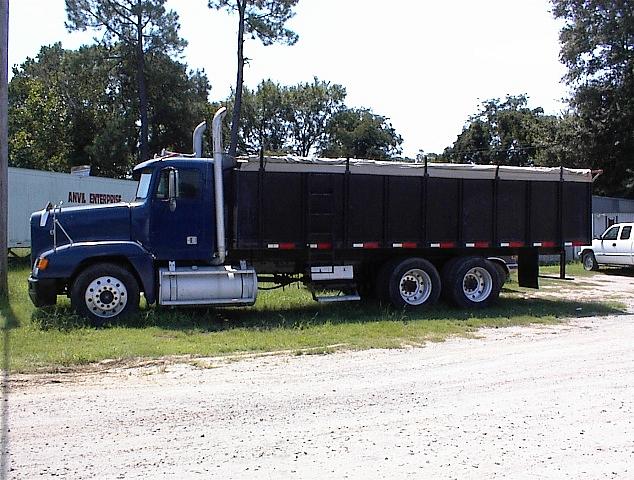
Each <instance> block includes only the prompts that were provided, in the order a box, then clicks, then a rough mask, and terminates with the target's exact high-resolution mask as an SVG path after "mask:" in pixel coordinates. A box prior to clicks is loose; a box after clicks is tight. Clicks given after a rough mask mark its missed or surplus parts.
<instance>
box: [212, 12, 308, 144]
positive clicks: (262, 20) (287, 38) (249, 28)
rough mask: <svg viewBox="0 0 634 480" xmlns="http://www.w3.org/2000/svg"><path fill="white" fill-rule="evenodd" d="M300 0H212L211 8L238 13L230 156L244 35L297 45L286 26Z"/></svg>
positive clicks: (241, 79) (235, 140) (235, 130)
mask: <svg viewBox="0 0 634 480" xmlns="http://www.w3.org/2000/svg"><path fill="white" fill-rule="evenodd" d="M298 1H299V0H209V2H208V5H209V8H214V9H216V10H221V9H226V10H228V11H230V12H237V14H238V49H237V53H238V68H237V74H236V87H235V92H234V93H235V101H234V104H233V112H232V115H231V140H230V144H229V155H231V156H235V154H236V150H237V147H238V131H239V129H240V112H241V107H242V86H243V83H244V64H245V62H246V59H245V56H244V34H245V33H246V34H247V35H251V36H252V38H254V39H255V38H257V39H259V40H260V41H261V42H262V43H263V44H264V45H265V46H268V45H272V44H274V43H276V42H279V43H284V44H286V45H294V44H295V43H296V42H297V39H298V36H297V34H296V33H295V32H293V31H291V30H289V29H288V28H286V27H285V24H286V22H287V21H288V20H289V19H290V18H292V17H293V16H294V15H295V13H294V12H293V7H294V6H295V5H297V2H298Z"/></svg>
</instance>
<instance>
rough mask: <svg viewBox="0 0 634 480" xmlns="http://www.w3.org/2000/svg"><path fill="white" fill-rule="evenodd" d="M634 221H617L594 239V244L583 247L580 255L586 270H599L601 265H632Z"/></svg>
mask: <svg viewBox="0 0 634 480" xmlns="http://www.w3.org/2000/svg"><path fill="white" fill-rule="evenodd" d="M633 228H634V223H617V224H614V225H612V226H610V227H608V229H607V230H606V231H605V232H603V233H602V234H601V235H600V236H599V237H598V238H595V239H593V240H592V245H585V246H583V247H581V250H580V252H579V256H580V258H581V261H582V262H583V268H584V269H585V270H588V271H590V270H598V269H599V267H600V266H601V265H615V266H628V267H629V266H632V265H634V252H633V241H634V235H632V229H633Z"/></svg>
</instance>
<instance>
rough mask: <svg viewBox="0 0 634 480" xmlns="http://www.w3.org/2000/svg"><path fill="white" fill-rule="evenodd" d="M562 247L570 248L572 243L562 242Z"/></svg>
mask: <svg viewBox="0 0 634 480" xmlns="http://www.w3.org/2000/svg"><path fill="white" fill-rule="evenodd" d="M564 247H572V242H564Z"/></svg>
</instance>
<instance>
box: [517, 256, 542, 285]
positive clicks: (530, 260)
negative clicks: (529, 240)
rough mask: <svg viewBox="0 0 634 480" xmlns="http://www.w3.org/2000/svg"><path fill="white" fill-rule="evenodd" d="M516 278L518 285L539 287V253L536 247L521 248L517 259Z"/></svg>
mask: <svg viewBox="0 0 634 480" xmlns="http://www.w3.org/2000/svg"><path fill="white" fill-rule="evenodd" d="M517 270H518V271H517V280H518V283H519V285H520V287H526V288H539V281H538V277H539V253H538V250H537V248H526V249H522V251H521V252H520V254H519V256H518V259H517Z"/></svg>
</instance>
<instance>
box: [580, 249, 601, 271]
mask: <svg viewBox="0 0 634 480" xmlns="http://www.w3.org/2000/svg"><path fill="white" fill-rule="evenodd" d="M581 261H582V263H583V269H584V270H586V271H588V272H592V271H596V270H599V264H598V263H597V259H596V258H595V256H594V253H592V252H584V253H583V256H582V257H581Z"/></svg>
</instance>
